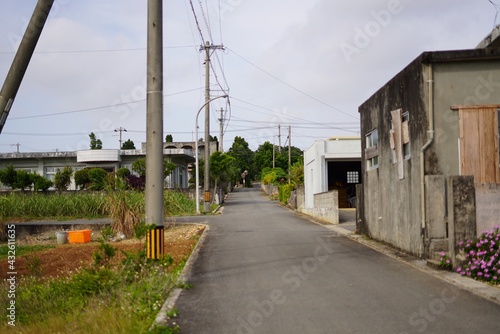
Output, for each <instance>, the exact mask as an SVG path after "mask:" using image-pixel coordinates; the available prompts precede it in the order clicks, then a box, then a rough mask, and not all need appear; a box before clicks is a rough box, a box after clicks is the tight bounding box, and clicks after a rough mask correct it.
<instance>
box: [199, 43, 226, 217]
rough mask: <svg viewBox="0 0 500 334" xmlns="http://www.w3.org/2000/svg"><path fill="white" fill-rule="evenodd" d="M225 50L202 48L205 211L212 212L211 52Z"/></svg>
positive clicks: (203, 46) (212, 46) (207, 46)
mask: <svg viewBox="0 0 500 334" xmlns="http://www.w3.org/2000/svg"><path fill="white" fill-rule="evenodd" d="M217 49H224V46H222V45H212V44H210V42H208V41H207V42H206V43H205V45H202V46H201V47H200V51H201V50H205V103H206V105H205V178H204V182H203V183H204V191H205V192H204V199H205V203H204V206H203V209H204V210H205V212H209V211H210V202H211V200H210V103H209V101H210V51H211V50H217Z"/></svg>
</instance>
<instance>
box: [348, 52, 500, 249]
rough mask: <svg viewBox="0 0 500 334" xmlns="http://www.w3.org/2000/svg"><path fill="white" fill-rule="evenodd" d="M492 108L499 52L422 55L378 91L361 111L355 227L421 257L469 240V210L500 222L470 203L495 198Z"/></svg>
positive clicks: (499, 85) (496, 102)
mask: <svg viewBox="0 0 500 334" xmlns="http://www.w3.org/2000/svg"><path fill="white" fill-rule="evenodd" d="M499 107H500V49H497V48H486V49H473V50H459V51H440V52H425V53H423V54H421V55H420V56H419V57H417V58H416V59H415V60H414V61H413V62H411V63H410V64H409V65H408V66H407V67H406V68H405V69H403V70H402V71H401V72H400V73H399V74H397V75H396V76H395V77H394V78H393V79H391V80H390V81H389V82H388V83H387V84H386V85H384V86H383V87H382V88H380V89H379V90H378V91H377V92H376V93H375V94H374V95H373V96H371V97H370V98H369V99H368V100H367V101H366V102H365V103H363V104H362V105H361V106H360V107H359V113H360V117H361V136H362V138H363V140H362V141H361V144H362V178H363V185H362V187H360V189H361V190H362V193H361V194H360V199H361V201H360V204H359V206H360V208H359V210H358V211H359V212H358V223H359V224H358V230H360V231H361V232H362V233H365V234H367V235H369V236H371V237H373V238H374V239H377V240H381V241H384V242H387V243H389V244H392V245H393V246H395V247H397V248H399V249H401V250H404V251H406V252H409V253H411V254H414V255H417V256H420V257H429V256H431V255H432V253H433V252H434V251H437V250H438V249H440V248H446V246H447V245H451V248H456V242H458V241H459V240H458V239H464V238H466V237H470V236H471V235H472V236H473V235H475V234H476V230H475V229H476V226H475V223H476V211H477V213H479V212H483V213H484V212H486V211H484V210H489V211H488V214H487V215H490V216H491V215H492V214H494V215H495V216H496V217H498V214H499V213H500V212H498V204H497V203H496V204H495V205H489V206H488V207H487V208H486V209H481V208H480V207H479V206H476V204H478V205H479V204H485V205H487V203H488V201H491V199H492V198H494V197H495V196H498V194H499V193H498V192H497V190H498V187H497V184H498V183H499V182H500V171H499V150H498V148H499V136H498V130H499V125H500V124H499V117H498V110H499ZM467 176H473V181H472V182H470V180H472V178H470V179H467ZM459 185H462V186H463V187H462V188H460V187H459ZM481 187H483V188H484V189H487V190H488V191H487V192H488V194H489V195H485V196H486V197H483V203H477V201H476V200H475V196H476V194H477V193H484V192H485V191H483V190H481V189H482V188H481ZM492 189H493V191H491V190H492ZM495 189H497V190H495ZM491 193H493V194H491ZM497 198H498V197H497ZM490 204H491V203H490ZM457 210H460V211H457ZM495 210H496V213H495ZM478 215H479V214H478ZM461 217H462V218H461ZM460 219H463V222H464V224H465V225H463V226H462V225H460V224H459V221H460ZM470 222H473V223H474V227H471V225H470ZM467 224H469V225H467ZM466 225H467V226H466ZM472 230H474V231H472ZM452 239H453V240H452ZM450 251H451V249H450Z"/></svg>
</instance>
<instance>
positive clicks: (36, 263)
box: [26, 255, 43, 277]
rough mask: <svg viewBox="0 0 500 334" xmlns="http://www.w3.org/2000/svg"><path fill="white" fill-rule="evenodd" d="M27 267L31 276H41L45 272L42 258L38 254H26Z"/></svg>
mask: <svg viewBox="0 0 500 334" xmlns="http://www.w3.org/2000/svg"><path fill="white" fill-rule="evenodd" d="M26 267H27V268H28V272H29V273H30V275H31V276H35V277H40V276H41V275H42V274H43V271H42V260H40V258H39V257H38V256H36V255H28V256H26Z"/></svg>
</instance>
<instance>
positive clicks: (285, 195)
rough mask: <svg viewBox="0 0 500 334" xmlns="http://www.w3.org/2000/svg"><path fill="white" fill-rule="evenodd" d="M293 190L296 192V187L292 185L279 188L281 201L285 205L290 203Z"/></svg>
mask: <svg viewBox="0 0 500 334" xmlns="http://www.w3.org/2000/svg"><path fill="white" fill-rule="evenodd" d="M292 190H294V186H293V185H292V184H285V185H283V186H280V188H279V200H280V202H281V203H283V204H287V203H288V199H289V198H290V196H291V194H292Z"/></svg>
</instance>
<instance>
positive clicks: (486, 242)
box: [457, 226, 500, 284]
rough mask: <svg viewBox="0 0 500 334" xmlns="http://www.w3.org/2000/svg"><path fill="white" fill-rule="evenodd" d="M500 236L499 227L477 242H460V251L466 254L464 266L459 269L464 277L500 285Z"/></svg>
mask: <svg viewBox="0 0 500 334" xmlns="http://www.w3.org/2000/svg"><path fill="white" fill-rule="evenodd" d="M499 243H500V234H499V227H498V226H495V227H494V228H493V229H492V230H490V231H485V232H484V233H483V234H481V236H480V237H479V238H478V239H477V240H467V241H466V242H460V243H459V246H460V250H462V251H463V253H464V254H465V261H464V265H462V266H460V267H459V268H457V272H458V273H459V274H460V275H462V276H467V277H471V278H474V279H477V280H480V281H486V282H491V283H493V284H499V283H500V261H499V260H500V248H499Z"/></svg>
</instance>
